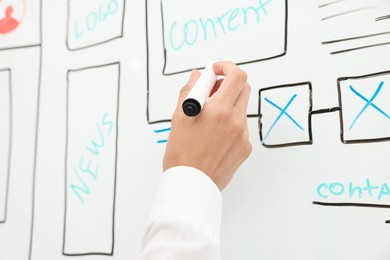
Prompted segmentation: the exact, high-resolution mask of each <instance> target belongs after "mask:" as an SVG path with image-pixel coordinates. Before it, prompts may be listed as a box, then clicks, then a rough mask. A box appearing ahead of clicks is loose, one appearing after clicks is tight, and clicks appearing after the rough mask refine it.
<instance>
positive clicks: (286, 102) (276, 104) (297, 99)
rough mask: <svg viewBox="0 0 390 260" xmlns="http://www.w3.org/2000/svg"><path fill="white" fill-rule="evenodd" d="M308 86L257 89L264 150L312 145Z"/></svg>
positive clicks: (295, 85) (309, 86) (292, 85)
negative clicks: (266, 148) (265, 148)
mask: <svg viewBox="0 0 390 260" xmlns="http://www.w3.org/2000/svg"><path fill="white" fill-rule="evenodd" d="M311 91H312V87H311V83H310V82H304V83H297V84H290V85H281V86H275V87H269V88H264V89H260V91H259V115H260V118H259V127H260V132H259V134H260V141H261V143H262V144H263V145H264V146H265V147H282V146H291V145H304V144H311V143H312V133H311V115H310V113H311V110H312V99H311Z"/></svg>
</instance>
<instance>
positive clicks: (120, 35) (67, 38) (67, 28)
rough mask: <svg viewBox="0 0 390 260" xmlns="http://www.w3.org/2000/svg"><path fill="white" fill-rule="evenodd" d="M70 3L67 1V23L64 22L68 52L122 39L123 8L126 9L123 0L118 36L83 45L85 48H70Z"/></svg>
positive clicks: (69, 0)
mask: <svg viewBox="0 0 390 260" xmlns="http://www.w3.org/2000/svg"><path fill="white" fill-rule="evenodd" d="M70 2H71V0H68V12H67V13H68V15H67V18H66V20H67V22H66V47H67V48H68V50H69V51H78V50H83V49H87V48H91V47H95V46H98V45H102V44H105V43H108V42H111V41H113V40H116V39H119V38H123V27H124V26H123V25H124V22H125V9H126V8H125V7H126V1H125V0H123V12H122V19H121V20H122V21H121V33H120V34H119V35H118V36H114V37H112V38H109V39H106V40H103V41H100V42H96V43H93V44H89V45H85V46H82V47H78V48H71V47H70V46H69V27H70Z"/></svg>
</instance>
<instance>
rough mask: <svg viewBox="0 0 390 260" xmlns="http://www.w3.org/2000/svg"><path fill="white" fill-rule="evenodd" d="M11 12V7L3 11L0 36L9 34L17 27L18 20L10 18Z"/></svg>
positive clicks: (0, 21) (0, 20)
mask: <svg viewBox="0 0 390 260" xmlns="http://www.w3.org/2000/svg"><path fill="white" fill-rule="evenodd" d="M13 11H14V9H13V8H12V6H8V7H7V9H6V10H5V18H3V19H0V34H6V33H10V32H12V31H13V30H15V29H16V28H17V27H18V26H19V22H18V20H16V19H14V18H12V13H13Z"/></svg>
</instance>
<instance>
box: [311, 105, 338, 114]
mask: <svg viewBox="0 0 390 260" xmlns="http://www.w3.org/2000/svg"><path fill="white" fill-rule="evenodd" d="M340 110H341V109H340V108H339V107H330V108H324V109H318V110H313V111H311V114H312V115H316V114H324V113H332V112H336V111H340Z"/></svg>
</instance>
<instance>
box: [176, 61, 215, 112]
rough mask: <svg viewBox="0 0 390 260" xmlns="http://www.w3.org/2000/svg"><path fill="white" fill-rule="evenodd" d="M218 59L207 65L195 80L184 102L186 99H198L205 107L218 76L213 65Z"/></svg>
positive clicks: (201, 105)
mask: <svg viewBox="0 0 390 260" xmlns="http://www.w3.org/2000/svg"><path fill="white" fill-rule="evenodd" d="M217 61H218V60H216V61H212V62H210V63H208V64H207V65H206V67H205V69H204V70H203V72H202V74H201V75H200V77H199V78H198V80H197V81H196V82H195V85H194V86H193V87H192V89H191V90H190V92H189V93H188V95H187V97H186V99H185V100H184V103H183V104H185V102H186V100H196V101H197V102H198V103H199V104H200V107H201V109H203V106H204V103H205V102H206V100H207V98H208V97H209V96H210V93H211V90H212V89H213V87H214V85H215V83H216V81H217V78H218V77H217V75H216V74H215V73H214V69H213V65H214V63H215V62H217ZM199 112H200V111H199Z"/></svg>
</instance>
